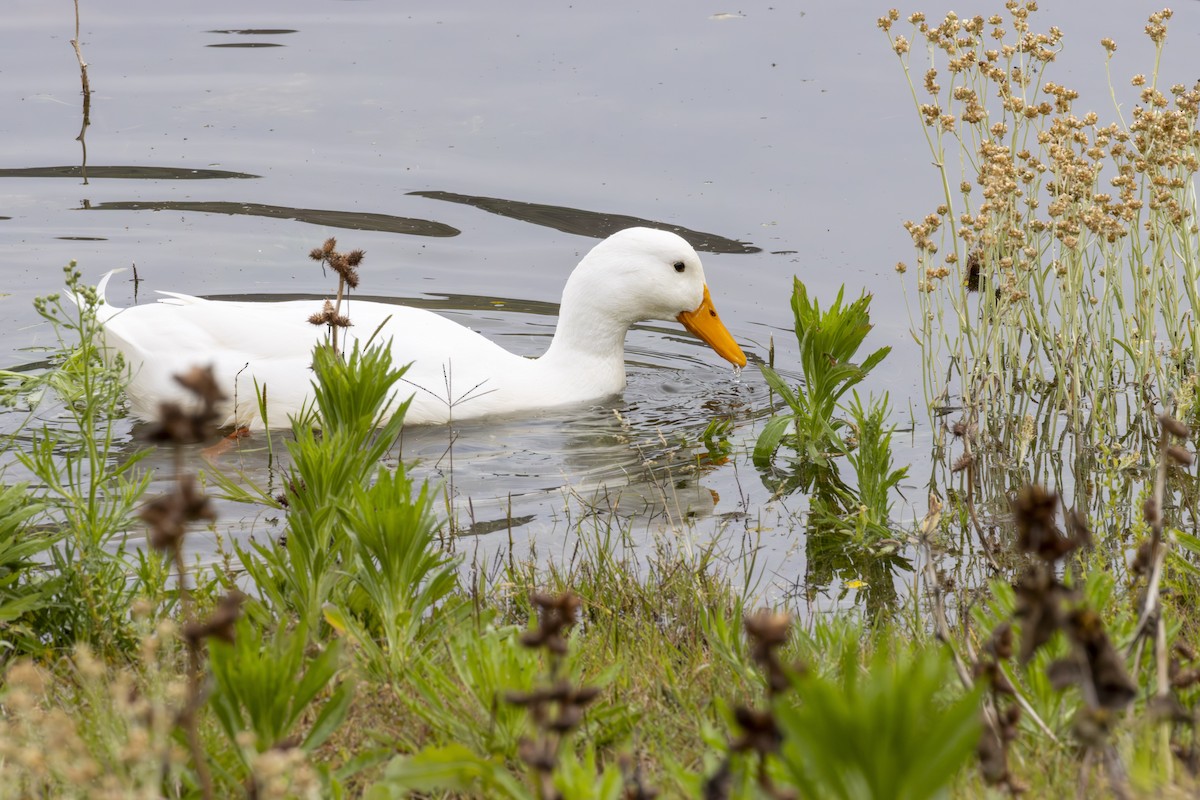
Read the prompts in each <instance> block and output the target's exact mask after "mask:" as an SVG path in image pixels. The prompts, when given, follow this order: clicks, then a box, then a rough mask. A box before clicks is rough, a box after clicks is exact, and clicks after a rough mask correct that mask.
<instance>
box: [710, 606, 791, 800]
mask: <svg viewBox="0 0 1200 800" xmlns="http://www.w3.org/2000/svg"><path fill="white" fill-rule="evenodd" d="M743 625H744V627H745V629H746V635H747V636H748V637H749V638H750V655H751V657H752V658H753V659H754V660H755V662H756V663H758V665H759V667H760V668H761V669H762V670H763V672H764V674H765V677H766V679H767V693H768V696H769V697H776V696H778V695H780V694H782V693H783V692H785V691H787V690H788V689H790V688H791V686H792V681H791V678H792V675H793V674H798V673H802V672H803V670H804V667H803V666H802V665H796V666H794V667H791V668H790V669H789V668H786V667H784V665H783V663H782V661H781V660H780V658H779V652H778V651H779V648H780V647H782V646H783V645H784V644H786V643H787V641H788V639H789V637H790V636H791V628H792V618H791V615H789V614H785V613H781V612H776V611H771V610H769V609H765V608H764V609H760V610H758V611H756V612H755V613H753V614H750V615H748V616H747V617H746V618H745V619H744V620H743ZM733 719H734V723H735V724H736V725H737V727H738V729H739V731H740V732H739V733H738V735H737V736H736V737H735V738H733V739H731V740H730V742H729V752H728V753H727V754H726V755H725V758H724V759H722V761H721V764H720V765H719V766H718V767H717V769H716V771H714V772H713V773H712V774H711V775H709V776H708V778H706V779H705V781H704V787H703V791H704V797H705V798H712V799H713V800H718V799H719V798H727V797H729V796H730V794H729V793H730V790H731V778H732V764H733V757H734V756H735V755H736V754H739V753H756V754H757V755H758V786H759V788H760V789H762V790H763V792H764V793H766V795H767V796H768V797H774V798H780V800H783V799H784V798H792V797H794V796H795V795H794V793H793V792H791V791H790V790H788V789H784V788H782V787H779V786H776V785H775V784H774V782H773V781H772V780H771V776H770V774H769V772H768V771H767V757H768V756H769V755H771V754H773V753H777V752H778V751H779V748H780V746H781V745H782V744H783V731H782V730H781V729H780V727H779V721H778V720H777V719H776V718H775V711H774V709H773V708H772V707H771V706H770V705H768V706H767V708H765V709H761V710H760V709H756V708H753V707H751V706H748V705H739V706H735V707H734V709H733Z"/></svg>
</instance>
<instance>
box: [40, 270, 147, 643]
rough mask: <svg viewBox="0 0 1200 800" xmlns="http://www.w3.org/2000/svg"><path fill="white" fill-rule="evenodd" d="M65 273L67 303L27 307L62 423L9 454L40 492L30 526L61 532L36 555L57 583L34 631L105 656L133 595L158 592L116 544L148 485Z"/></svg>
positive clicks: (111, 369)
mask: <svg viewBox="0 0 1200 800" xmlns="http://www.w3.org/2000/svg"><path fill="white" fill-rule="evenodd" d="M64 273H65V275H66V292H67V294H66V299H67V300H69V301H70V302H69V303H67V304H64V302H63V297H61V296H59V295H51V296H49V297H44V298H38V299H37V300H36V301H35V303H34V305H35V308H36V309H37V311H38V313H39V314H40V315H41V316H42V317H43V318H45V319H46V320H47V321H48V322H50V323H51V325H52V326H53V328H54V332H55V336H56V337H57V339H58V351H57V352H56V353H55V354H54V355H53V356H52V358H51V362H52V365H53V366H52V369H51V371H50V372H49V373H48V374H45V375H42V376H39V378H38V382H39V383H41V384H42V385H46V386H50V387H54V388H55V389H56V390H57V391H58V392H59V393H60V395H61V397H62V400H63V406H62V408H63V412H62V414H61V416H60V420H61V421H60V422H58V423H56V424H55V425H54V426H53V427H52V426H50V425H48V424H43V425H42V426H41V428H40V430H37V431H35V432H33V433H32V434H31V435H30V443H29V448H28V450H23V451H21V452H19V453H18V454H17V457H18V459H19V460H20V462H21V464H22V465H23V466H24V467H25V468H26V469H28V470H29V471H30V472H32V473H33V474H34V475H35V476H36V477H37V479H38V481H39V483H40V484H41V485H42V487H43V489H42V492H41V497H40V504H41V509H42V513H41V514H40V515H39V517H40V520H39V521H40V522H42V523H43V524H45V525H47V526H50V527H51V528H52V529H55V530H57V531H59V532H60V535H59V536H57V539H56V544H55V546H54V547H52V548H49V549H48V550H46V551H45V552H46V553H47V555H48V556H49V561H50V563H49V565H48V568H49V570H50V571H51V573H52V574H54V575H56V576H57V577H58V581H57V582H56V583H55V585H54V592H53V599H52V602H51V603H49V604H47V605H45V606H43V607H42V608H41V609H40V610H39V611H38V618H37V622H36V625H37V627H38V629H39V630H41V631H42V632H43V635H44V637H45V639H44V642H45V643H46V644H48V645H49V646H52V647H69V646H72V645H74V644H75V643H78V642H88V643H91V644H92V645H93V646H95V647H97V648H98V649H99V650H101V651H104V652H108V651H111V650H113V649H114V648H115V649H124V648H127V647H129V646H130V645H131V644H132V643H133V636H132V633H131V632H130V629H129V626H128V624H127V619H126V613H125V612H126V609H128V608H129V606H130V604H131V603H132V602H133V600H134V598H135V597H136V596H137V595H138V594H139V593H142V592H143V591H149V592H154V593H157V592H158V591H160V590H161V581H162V579H163V577H164V575H163V573H162V572H161V571H160V570H156V569H153V568H152V567H151V568H148V569H142V568H139V563H140V562H138V561H137V560H136V559H134V558H131V557H130V555H129V552H128V550H127V547H126V544H125V537H124V532H125V531H126V530H128V529H129V528H130V527H131V526H132V522H133V515H134V511H135V509H136V508H137V505H138V503H139V502H140V501H141V498H142V496H143V495H144V493H145V490H146V486H147V484H148V482H149V476H148V475H146V474H143V473H140V472H139V470H138V469H137V466H138V463H139V462H140V460H141V458H142V456H144V455H145V452H144V451H143V452H139V453H135V454H134V455H132V456H124V455H123V454H122V453H121V452H120V442H119V441H118V437H117V433H116V429H115V427H114V420H115V419H116V418H118V417H119V416H120V415H121V409H122V401H123V397H124V387H125V369H124V365H123V363H122V362H121V360H120V358H119V357H115V358H113V359H112V360H111V363H109V362H107V361H106V360H105V358H104V354H103V342H104V339H103V335H104V334H103V329H102V326H101V325H100V323H99V322H98V320H97V319H96V305H97V303H98V302H99V300H98V297H97V295H96V291H95V289H93V288H92V287H89V286H83V285H81V284H80V274H79V271H78V270H77V269H76V268H75V263H74V262H71V264H69V265H68V266H67V267H66V268H65V269H64ZM141 566H143V567H145V566H148V565H146V564H144V563H142V564H141ZM131 576H133V577H134V579H133V580H130V577H131ZM151 584H154V585H151Z"/></svg>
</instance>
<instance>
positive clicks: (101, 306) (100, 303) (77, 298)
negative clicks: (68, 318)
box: [63, 267, 125, 322]
mask: <svg viewBox="0 0 1200 800" xmlns="http://www.w3.org/2000/svg"><path fill="white" fill-rule="evenodd" d="M124 271H125V268H124V267H122V268H120V269H113V270H109V271H108V272H106V273H105V274H104V277H102V278H101V279H100V282H99V283H97V284H96V318H97V319H99V320H100V321H101V322H106V321H108V320H109V319H111V318H112V317H113V316H114V315H115V314H117V313H119V312H120V311H121V310H122V309H120V308H117V307H116V306H114V305H111V304H110V303H109V302H108V300H107V299H106V298H105V296H104V293H105V290H106V289H107V288H108V281H109V279H110V278H112V276H113V275H116V274H117V273H118V272H124ZM63 296H64V297H65V298H66V299H68V300H70V301H71V302H72V303H74V304H75V305H77V306H79V307H81V308H82V307H83V305H84V304H85V303H86V300H85V298H84V297H83V296H82V295H80V294H79V293H78V292H67V293H66V294H64V295H63Z"/></svg>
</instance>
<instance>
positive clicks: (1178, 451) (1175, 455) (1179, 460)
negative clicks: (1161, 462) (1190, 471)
mask: <svg viewBox="0 0 1200 800" xmlns="http://www.w3.org/2000/svg"><path fill="white" fill-rule="evenodd" d="M1167 455H1168V456H1169V457H1170V458H1171V460H1172V461H1174V462H1175V463H1176V464H1179V465H1181V466H1184V467H1190V466H1191V465H1192V462H1193V461H1195V460H1196V456H1195V455H1193V454H1192V453H1191V451H1189V450H1187V449H1186V448H1183V447H1180V446H1179V445H1177V444H1171V445H1167Z"/></svg>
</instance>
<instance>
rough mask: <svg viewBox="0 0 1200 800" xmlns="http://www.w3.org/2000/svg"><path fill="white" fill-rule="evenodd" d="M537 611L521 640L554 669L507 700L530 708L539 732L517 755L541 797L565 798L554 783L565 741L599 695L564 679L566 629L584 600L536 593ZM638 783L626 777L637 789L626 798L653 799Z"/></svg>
mask: <svg viewBox="0 0 1200 800" xmlns="http://www.w3.org/2000/svg"><path fill="white" fill-rule="evenodd" d="M530 600H531V601H532V603H533V605H534V606H535V607H536V608H537V611H538V625H537V627H536V628H534V629H533V630H527V631H525V632H524V633H522V634H521V636H520V642H521V644H522V645H523V646H524V647H528V648H530V649H535V650H539V649H540V650H544V651H546V653H547V654H548V655H549V658H550V667H549V671H548V675H547V680H546V682H544V683H543V684H542V685H540V686H535V687H534V688H533V689H531V690H530V691H528V692H518V691H512V692H507V693H506V694H505V695H504V700H505V702H507V703H510V704H512V705H515V706H520V707H521V708H525V709H528V710H529V715H530V718H531V719H532V720H533V724H534V728H535V729H536V731H537V734H536V735H535V736H532V737H529V736H526V737H522V739H521V741H520V743H519V746H518V750H517V755H518V757H519V758H520V759H521V761H522V762H523V763H524V764H525V765H526V766H527V767H529V769H530V770H532V771H533V773H534V775H535V777H536V780H537V785H538V796H539V797H541V798H543V800H552V799H555V798H560V797H561V796H562V795H561V793H560V792H559V790H558V788H557V787H555V785H554V770H555V769H556V768H557V767H558V757H559V752H560V749H561V747H562V746H563V742H564V741H565V740H566V737H567V736H569V735H570V733H571V732H572V731H574V730H575V729H576V728H578V727H579V726H580V725H581V724H583V718H584V710H585V709H586V708H587V706H589V705H591V704H592V703H593V702H594V701H595V700H596V699H597V698H598V697H599V696H600V689H599V688H598V687H595V686H575V685H574V684H572V683H571V681H570V680H568V679H567V678H565V677H561V676H559V672H560V671H561V669H562V666H563V656H565V655H566V654H567V649H568V648H567V638H566V633H567V631H568V630H569V629H570V628H571V627H572V626H573V625H575V623H576V622H578V621H579V611H580V609H581V608H582V606H583V600H582V599H581V598H580V597H579V595H577V594H575V593H574V592H569V591H568V592H563V593H562V594H557V595H554V594H549V593H547V592H534V593H533V594H532V596H531V597H530ZM635 775H636V776H637V777H636V783H633V784H631V783H630V778H629V777H628V775H627V777H626V786H627V789H628V787H630V786H633V787H634V788H635V789H636V790H637V791H636V792H635V793H633V794H630V791H632V790H627V792H626V794H627V795H628V796H631V797H653V796H654V795H653V794H646V793H645V788H644V787H642V785H641V782H640V781H641V778H640V773H635Z"/></svg>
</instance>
